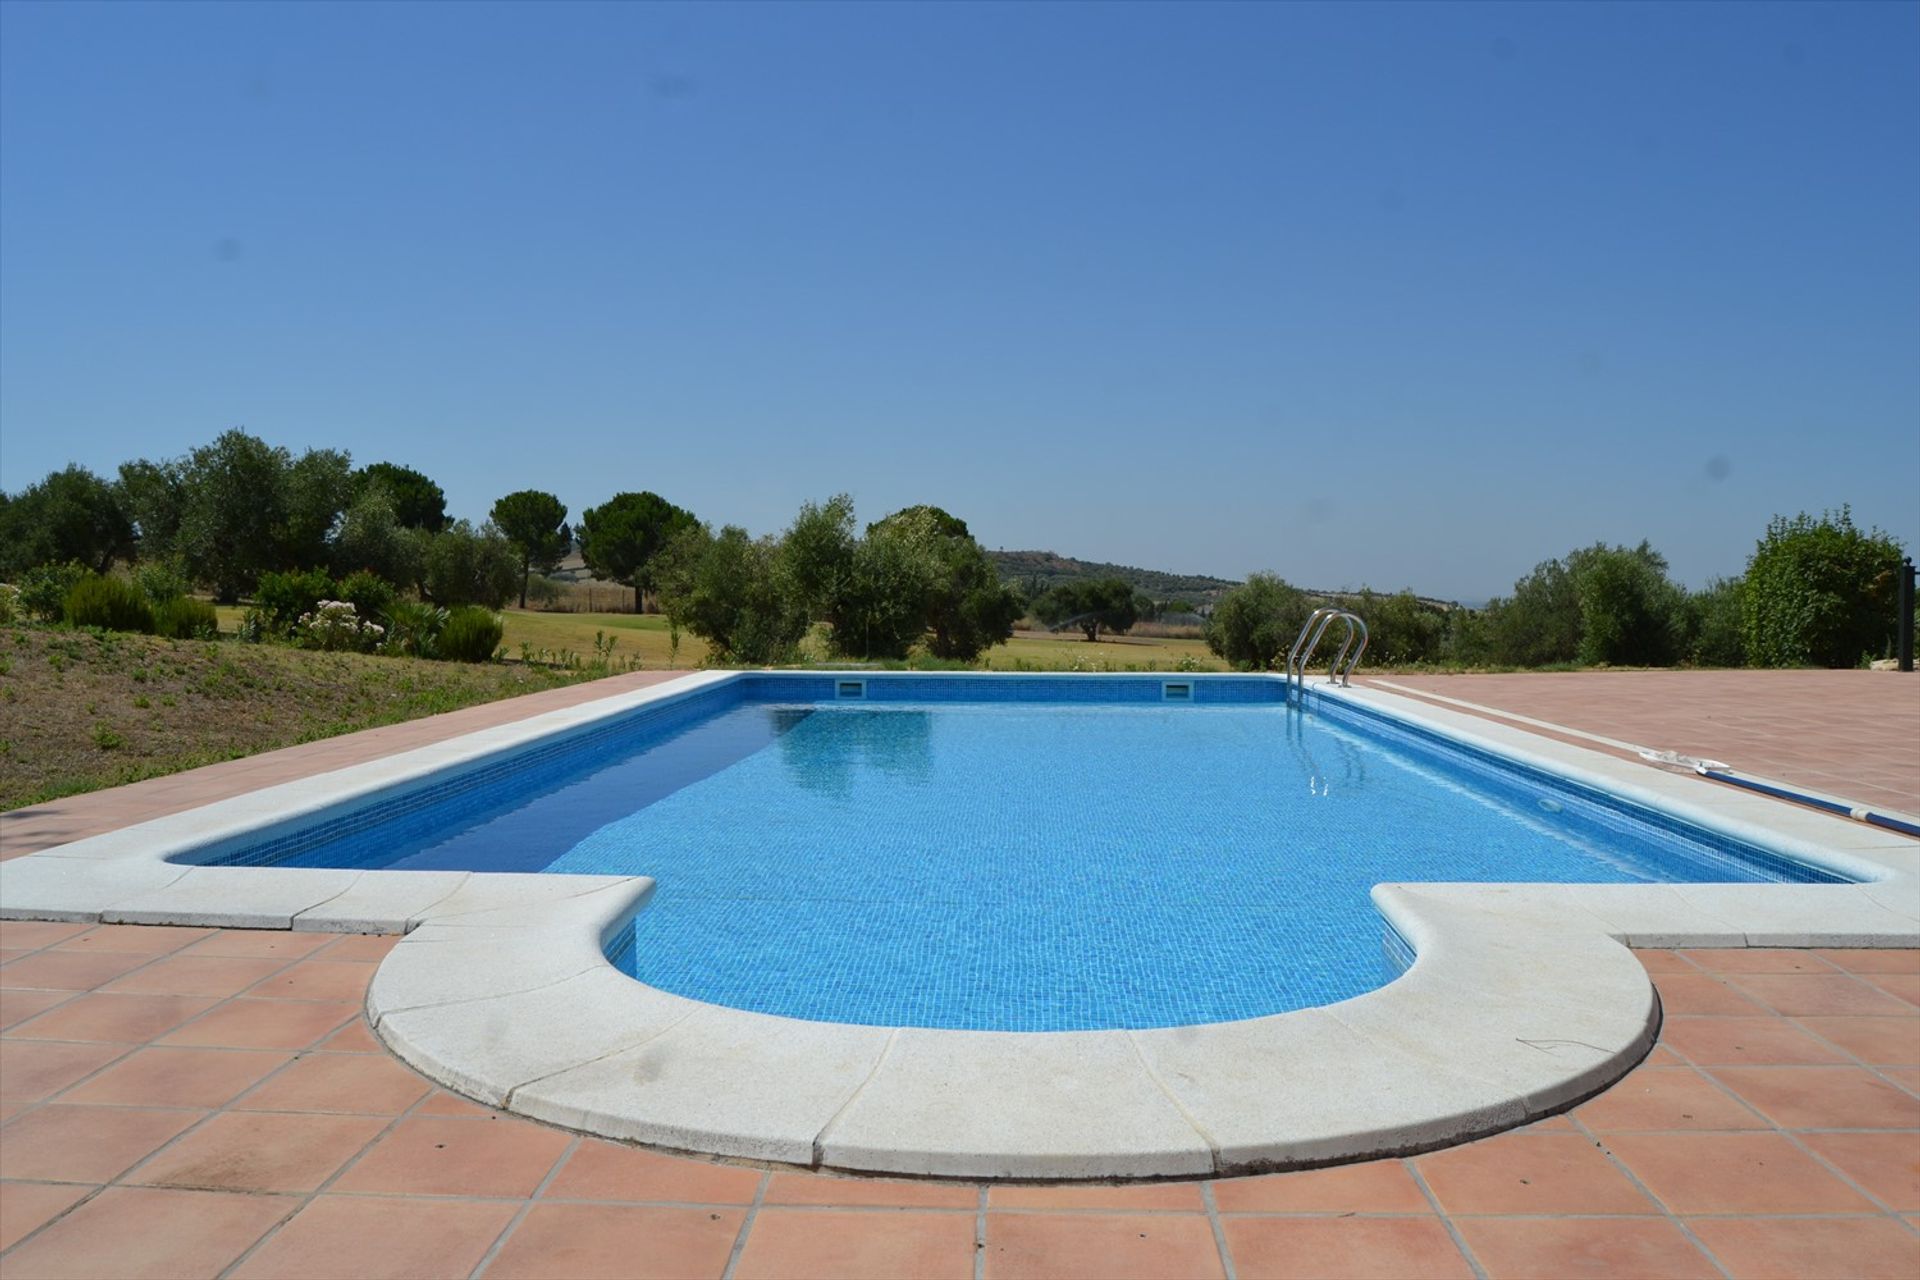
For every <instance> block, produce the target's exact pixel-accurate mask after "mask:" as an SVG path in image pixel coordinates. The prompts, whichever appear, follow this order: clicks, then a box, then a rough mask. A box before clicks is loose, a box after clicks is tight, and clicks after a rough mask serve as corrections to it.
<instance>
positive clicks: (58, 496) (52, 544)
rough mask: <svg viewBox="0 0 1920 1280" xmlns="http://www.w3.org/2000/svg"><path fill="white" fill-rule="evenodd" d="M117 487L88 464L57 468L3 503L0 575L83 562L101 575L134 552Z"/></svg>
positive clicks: (132, 538)
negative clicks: (42, 566) (86, 465)
mask: <svg viewBox="0 0 1920 1280" xmlns="http://www.w3.org/2000/svg"><path fill="white" fill-rule="evenodd" d="M133 549H134V536H133V522H132V520H130V519H129V518H128V516H127V512H126V509H125V507H124V506H123V505H122V503H121V500H120V495H119V493H118V491H117V489H116V487H115V486H114V485H112V484H110V483H108V482H107V481H105V480H103V479H101V478H100V477H99V476H97V475H95V474H94V473H93V472H91V471H89V470H87V469H86V468H85V467H80V466H69V467H66V468H64V469H63V470H60V471H55V472H53V473H51V474H50V475H48V476H47V477H46V478H45V479H43V480H41V481H39V482H38V483H36V484H32V485H29V486H28V487H27V488H26V489H24V490H22V491H21V492H20V493H18V494H16V495H14V496H13V497H12V498H10V499H8V500H7V501H6V502H5V504H4V505H0V575H5V576H6V577H10V578H11V577H15V576H17V575H18V574H20V573H22V572H23V571H25V570H27V569H32V568H35V567H37V566H39V565H43V564H64V563H66V562H68V561H78V562H79V563H81V564H84V565H86V566H88V567H89V568H91V569H92V570H93V571H94V572H96V573H105V572H106V571H107V570H108V569H110V568H111V567H112V566H113V562H114V561H115V560H119V559H126V558H128V557H130V556H131V555H132V554H133Z"/></svg>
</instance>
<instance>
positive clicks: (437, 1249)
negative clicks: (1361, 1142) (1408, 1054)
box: [0, 923, 1920, 1280]
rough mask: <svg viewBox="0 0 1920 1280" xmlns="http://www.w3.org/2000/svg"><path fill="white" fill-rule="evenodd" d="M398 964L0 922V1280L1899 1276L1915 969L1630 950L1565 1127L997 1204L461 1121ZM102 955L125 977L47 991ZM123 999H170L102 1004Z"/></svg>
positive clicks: (952, 1187) (1870, 959)
mask: <svg viewBox="0 0 1920 1280" xmlns="http://www.w3.org/2000/svg"><path fill="white" fill-rule="evenodd" d="M275 940H277V941H280V942H283V943H290V944H291V945H288V946H286V947H285V948H284V950H283V951H282V952H281V954H279V955H278V956H273V957H268V958H266V959H265V960H260V961H256V960H248V961H247V962H248V963H250V964H256V965H259V964H264V965H265V966H266V971H264V972H258V973H254V971H252V970H248V971H247V976H251V977H252V978H253V981H252V982H251V983H250V984H248V985H244V986H239V987H237V988H235V989H231V990H228V989H226V988H228V987H233V986H234V983H235V981H236V979H235V978H234V977H233V975H232V974H228V973H222V974H221V975H220V976H219V979H218V985H219V986H220V987H221V991H220V992H219V993H217V994H203V995H193V996H180V995H171V994H165V995H150V994H127V995H121V996H118V997H116V996H115V994H114V993H113V992H111V991H108V990H104V989H103V988H107V987H119V988H123V989H124V988H127V987H129V986H131V987H134V988H138V987H140V986H141V985H142V981H143V978H144V976H145V975H148V974H157V975H163V977H162V978H159V979H155V980H154V981H156V982H159V983H160V984H161V985H164V986H172V985H175V983H176V979H177V975H179V974H181V973H183V972H184V973H192V972H194V971H193V970H183V969H182V968H181V967H180V966H181V965H182V964H183V963H184V962H187V961H192V960H194V959H196V958H203V957H209V956H212V957H216V958H228V959H238V958H233V957H222V956H220V953H224V952H230V951H252V952H260V951H263V950H265V949H266V947H265V944H266V943H268V942H269V941H275ZM391 945H392V941H391V940H390V939H372V938H357V937H346V938H334V939H330V938H327V937H313V938H308V937H301V938H297V939H296V938H290V937H288V936H287V935H284V934H283V935H271V934H251V933H229V932H215V931H210V930H194V929H135V928H129V927H112V926H109V927H106V928H89V927H87V926H84V925H62V924H39V923H4V924H0V948H4V949H5V950H6V951H7V952H8V954H9V956H10V957H11V958H10V959H8V960H7V961H6V963H5V964H4V965H0V990H4V992H5V994H6V995H7V997H9V1001H10V1005H9V1007H10V1008H11V1009H12V1010H13V1012H12V1013H10V1014H9V1017H10V1018H14V1019H15V1020H13V1021H11V1022H10V1024H9V1025H7V1026H6V1027H5V1029H4V1031H0V1101H3V1102H4V1105H5V1108H6V1110H5V1113H4V1114H5V1115H6V1120H5V1123H4V1125H3V1126H0V1179H4V1181H0V1248H4V1252H0V1274H4V1275H5V1276H6V1277H7V1278H8V1280H30V1278H31V1277H37V1276H87V1277H107V1276H123V1275H124V1276H133V1275H180V1276H216V1275H235V1276H342V1275H354V1276H376V1275H411V1276H443V1275H444V1276H467V1275H484V1276H489V1277H502V1276H601V1275H607V1276H615V1275H619V1276H728V1275H730V1276H737V1277H749V1276H861V1275H866V1276H885V1277H892V1276H954V1277H960V1278H963V1280H964V1278H966V1277H973V1276H982V1277H1017V1276H1049V1277H1054V1276H1062V1277H1064V1276H1089V1277H1121V1276H1146V1277H1167V1276H1227V1275H1232V1276H1237V1277H1242V1278H1244V1280H1252V1277H1257V1276H1360V1277H1390V1276H1417V1277H1438V1276H1450V1275H1457V1276H1463V1277H1470V1276H1476V1275H1477V1276H1488V1277H1502V1276H1581V1275H1589V1276H1620V1277H1652V1276H1719V1275H1723V1274H1724V1275H1731V1276H1769V1275H1797V1276H1822V1277H1841V1276H1863V1277H1870V1276H1889V1277H1902V1278H1903V1280H1908V1278H1910V1277H1912V1276H1914V1275H1917V1274H1920V1006H1916V1005H1915V1004H1914V1003H1913V1002H1912V1000H1911V999H1910V998H1909V997H1910V996H1911V994H1912V993H1911V992H1910V991H1907V990H1905V989H1906V988H1907V987H1910V985H1911V983H1910V981H1909V980H1910V979H1911V978H1913V977H1914V976H1916V975H1920V952H1915V951H1904V952H1873V953H1863V952H1820V953H1816V952H1810V951H1791V952H1780V951H1768V952H1741V951H1732V952H1714V951H1698V952H1687V953H1677V952H1658V951H1655V952H1643V953H1641V955H1642V958H1643V959H1644V960H1645V962H1646V963H1647V966H1648V968H1649V970H1650V971H1651V972H1652V973H1653V975H1654V980H1655V982H1656V984H1657V985H1658V986H1659V987H1660V988H1661V990H1662V991H1663V992H1665V991H1667V990H1668V989H1669V988H1671V987H1674V986H1678V985H1684V986H1686V987H1687V988H1688V989H1689V990H1690V991H1692V992H1694V997H1693V998H1692V999H1690V1000H1689V1001H1688V1002H1686V1004H1687V1007H1686V1008H1685V1009H1674V1008H1671V1007H1670V1008H1669V1013H1668V1017H1667V1021H1666V1024H1665V1027H1664V1029H1663V1033H1662V1036H1661V1042H1660V1045H1659V1047H1658V1048H1656V1050H1655V1051H1654V1053H1653V1055H1652V1056H1651V1057H1649V1059H1648V1060H1647V1061H1646V1062H1645V1063H1643V1064H1642V1065H1641V1066H1639V1067H1638V1068H1636V1069H1635V1070H1634V1071H1632V1072H1631V1073H1629V1074H1628V1076H1627V1077H1626V1078H1625V1079H1624V1080H1622V1081H1621V1082H1620V1083H1619V1084H1617V1085H1615V1086H1614V1087H1613V1088H1611V1089H1609V1090H1607V1091H1605V1092H1604V1093H1602V1094H1600V1095H1599V1096H1597V1097H1595V1098H1593V1099H1591V1100H1590V1101H1588V1102H1587V1103H1585V1104H1584V1105H1582V1106H1580V1107H1578V1108H1575V1109H1574V1110H1573V1111H1572V1112H1571V1113H1569V1114H1568V1115H1567V1116H1562V1117H1555V1118H1553V1119H1551V1120H1548V1121H1545V1122H1543V1123H1540V1124H1536V1125H1532V1126H1529V1127H1528V1128H1526V1129H1522V1130H1516V1131H1514V1132H1512V1133H1507V1134H1501V1135H1499V1136H1497V1137H1494V1138H1490V1139H1487V1140H1484V1141H1481V1142H1476V1143H1470V1144H1467V1145H1465V1146H1460V1147H1454V1148H1451V1149H1448V1150H1444V1151H1436V1152H1431V1153H1428V1154H1425V1155H1420V1156H1415V1157H1413V1158H1411V1159H1402V1160H1379V1161H1374V1162H1371V1163H1367V1164H1358V1165H1348V1166H1344V1167H1340V1168H1334V1169H1325V1170H1317V1171H1313V1172H1308V1173H1291V1174H1276V1175H1268V1176H1264V1177H1251V1178H1236V1179H1228V1180H1224V1181H1217V1182H1189V1183H1158V1184H1150V1185H1143V1186H1119V1187H1103V1186H1065V1187H1041V1186H1004V1185H1003V1186H993V1187H987V1186H984V1185H979V1184H964V1183H951V1182H895V1181H887V1180H880V1179H860V1178H841V1177H833V1176H828V1175H818V1174H810V1173H805V1172H797V1171H793V1170H787V1169H774V1170H767V1169H761V1168H755V1167H748V1166H744V1165H737V1164H722V1163H716V1162H710V1161H705V1160H699V1159H692V1158H687V1157H680V1156H672V1155H666V1154H662V1153H659V1152H654V1151H646V1150H640V1149H636V1148H630V1147H624V1146H620V1145H618V1144H615V1143H611V1142H603V1141H600V1140H598V1139H594V1138H587V1137H581V1136H578V1135H575V1134H571V1133H566V1132H563V1131H561V1130H557V1129H551V1128H547V1127H545V1126H542V1125H538V1124H534V1123H532V1122H530V1121H525V1120H520V1119H517V1118H513V1117H510V1116H505V1115H502V1114H499V1113H497V1112H492V1111H488V1110H486V1109H485V1108H482V1107H478V1106H476V1105H474V1104H472V1103H470V1102H467V1101H465V1100H463V1099H460V1098H458V1097H455V1096H454V1095H451V1094H448V1093H446V1092H444V1091H443V1090H440V1089H439V1088H437V1087H435V1086H434V1085H433V1084H431V1083H430V1082H429V1081H427V1080H425V1079H423V1078H421V1077H420V1076H417V1075H415V1074H414V1073H413V1072H412V1071H411V1070H409V1069H408V1068H407V1067H405V1066H403V1065H401V1064H400V1063H399V1062H398V1061H397V1060H395V1059H393V1058H391V1057H389V1056H388V1055H387V1054H386V1053H385V1052H384V1051H383V1050H381V1049H380V1048H379V1046H378V1045H377V1044H376V1043H375V1042H374V1041H373V1040H372V1038H371V1036H370V1035H369V1033H368V1032H367V1029H366V1027H365V1025H364V1022H363V1020H362V1015H361V1013H360V1006H359V1000H360V999H361V998H362V996H363V995H364V988H365V984H366V983H367V981H368V980H369V979H370V977H371V975H372V973H373V970H374V967H375V965H376V964H377V962H378V960H379V958H380V956H381V955H382V954H383V953H384V951H385V950H386V948H387V947H389V946H391ZM109 947H110V948H113V950H111V951H109V950H107V948H109ZM103 955H119V956H126V957H130V958H131V959H132V960H133V961H134V964H133V967H131V968H122V967H112V968H110V969H103V970H101V971H100V972H99V973H97V974H81V975H80V976H75V971H74V970H72V969H70V968H68V967H66V965H65V964H64V960H65V958H67V957H72V956H82V957H87V958H97V957H99V956H103ZM320 966H325V967H326V970H327V972H328V978H327V981H326V982H325V983H322V984H320V985H319V986H317V987H313V988H308V987H306V986H303V985H302V981H303V980H302V975H303V973H306V972H311V971H313V970H314V969H316V968H317V967H320ZM235 972H238V971H235ZM349 977H351V979H352V982H351V984H349V982H348V978H349ZM1783 977H1785V978H1797V979H1803V980H1811V981H1817V982H1819V983H1820V984H1822V985H1821V988H1820V995H1819V997H1818V998H1817V999H1813V1000H1809V999H1808V998H1807V997H1806V995H1805V993H1804V991H1803V990H1802V989H1800V988H1794V987H1785V988H1783V987H1781V986H1780V985H1779V982H1780V979H1782V978H1783ZM49 981H53V982H57V983H58V984H60V985H53V986H47V985H42V984H44V983H47V982H49ZM197 985H201V986H205V985H208V984H207V983H206V982H198V983H197ZM308 991H311V993H312V996H313V998H307V996H306V995H305V994H303V993H304V992H308ZM1707 991H1718V992H1722V993H1724V995H1725V997H1727V998H1726V999H1723V1000H1715V999H1705V998H1701V993H1704V992H1707ZM14 997H19V998H20V1003H18V1004H17V1005H15V1004H13V1003H12V1000H13V998H14ZM116 998H117V999H120V1000H135V1001H142V1002H149V1001H161V1002H163V1003H160V1004H142V1005H141V1006H140V1011H139V1012H138V1014H137V1015H128V1014H121V1013H118V1012H115V1013H112V1014H96V1013H93V1012H91V1010H92V1009H93V1008H94V1007H95V1002H98V1001H103V1000H114V999H116ZM1783 1006H1784V1007H1783ZM289 1010H292V1011H296V1012H297V1013H298V1014H299V1016H298V1017H296V1018H292V1019H289V1018H288V1016H287V1014H288V1011H289ZM1794 1010H1811V1011H1810V1012H1804V1013H1795V1012H1793V1011H1794ZM1834 1010H1839V1012H1834ZM83 1015H84V1016H83ZM1903 1215H1904V1216H1903Z"/></svg>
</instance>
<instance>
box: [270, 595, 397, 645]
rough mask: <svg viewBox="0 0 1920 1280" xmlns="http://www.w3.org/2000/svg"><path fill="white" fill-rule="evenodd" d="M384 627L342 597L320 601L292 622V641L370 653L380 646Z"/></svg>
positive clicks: (384, 632) (384, 634) (384, 630)
mask: <svg viewBox="0 0 1920 1280" xmlns="http://www.w3.org/2000/svg"><path fill="white" fill-rule="evenodd" d="M386 634H387V629H386V628H385V627H383V626H381V625H380V624H379V623H377V622H367V621H365V620H364V619H362V618H361V617H360V615H359V614H358V613H357V612H355V611H354V607H353V606H352V605H351V604H349V603H347V602H346V601H345V600H322V601H320V602H319V603H318V604H317V605H316V606H315V607H314V610H313V612H311V613H303V614H301V615H300V620H299V621H298V622H296V623H294V624H293V638H294V642H295V643H297V644H299V645H300V646H301V647H302V648H306V649H325V650H327V651H329V652H332V651H336V650H350V651H352V652H355V653H370V652H372V651H373V650H374V649H377V648H379V646H380V641H381V640H382V639H383V638H384V637H385V636H386Z"/></svg>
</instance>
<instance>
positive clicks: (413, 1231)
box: [233, 1195, 520, 1280]
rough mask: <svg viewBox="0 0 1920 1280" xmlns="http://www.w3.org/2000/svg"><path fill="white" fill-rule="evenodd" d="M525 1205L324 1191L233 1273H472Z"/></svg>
mask: <svg viewBox="0 0 1920 1280" xmlns="http://www.w3.org/2000/svg"><path fill="white" fill-rule="evenodd" d="M519 1210H520V1206H519V1205H518V1204H514V1203H510V1202H493V1203H487V1202H483V1201H475V1200H388V1199H381V1198H374V1197H360V1196H332V1195H327V1196H317V1197H315V1198H314V1199H313V1200H312V1201H311V1202H310V1203H309V1204H308V1205H307V1207H306V1208H304V1209H302V1210H301V1211H300V1212H299V1213H297V1214H295V1215H294V1217H293V1219H292V1221H290V1222H288V1223H287V1225H286V1226H284V1227H282V1228H281V1229H280V1230H279V1231H278V1232H276V1233H275V1234H274V1236H273V1238H272V1239H271V1240H268V1241H267V1242H266V1243H265V1244H263V1245H261V1246H260V1248H259V1249H258V1250H257V1251H255V1253H254V1254H253V1255H252V1256H251V1257H249V1258H248V1259H247V1260H246V1262H245V1263H243V1264H241V1265H240V1266H239V1267H237V1268H236V1269H235V1270H234V1273H233V1274H234V1275H235V1276H236V1277H245V1278H246V1280H340V1277H342V1276H352V1277H354V1280H402V1278H404V1280H418V1278H419V1277H423V1276H465V1275H467V1274H468V1273H470V1272H471V1271H472V1270H473V1268H474V1267H475V1266H476V1265H477V1264H478V1263H479V1261H480V1259H481V1258H483V1257H485V1256H486V1252H487V1250H488V1249H491V1248H492V1247H493V1242H494V1241H495V1240H497V1239H499V1238H500V1233H501V1231H503V1230H505V1229H506V1225H507V1223H509V1222H511V1221H512V1220H513V1215H514V1214H515V1213H517V1212H519Z"/></svg>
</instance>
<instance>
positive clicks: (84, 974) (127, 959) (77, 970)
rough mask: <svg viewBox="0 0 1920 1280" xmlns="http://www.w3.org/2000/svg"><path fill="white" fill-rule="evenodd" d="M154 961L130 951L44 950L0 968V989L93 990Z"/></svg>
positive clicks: (150, 957)
mask: <svg viewBox="0 0 1920 1280" xmlns="http://www.w3.org/2000/svg"><path fill="white" fill-rule="evenodd" d="M152 960H153V957H152V956H143V955H139V954H137V953H132V952H126V951H40V952H36V953H34V954H33V955H30V956H26V957H24V958H23V959H19V960H15V961H14V962H13V963H12V964H10V965H8V966H7V967H6V968H4V969H0V987H35V988H39V989H42V990H46V989H55V990H60V991H91V990H93V989H94V988H95V987H97V986H100V985H101V984H102V983H106V982H111V981H112V980H113V979H115V978H117V977H119V976H120V975H121V974H123V973H125V972H127V971H128V970H129V969H138V968H139V967H140V966H141V965H143V964H148V963H151V962H152Z"/></svg>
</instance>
